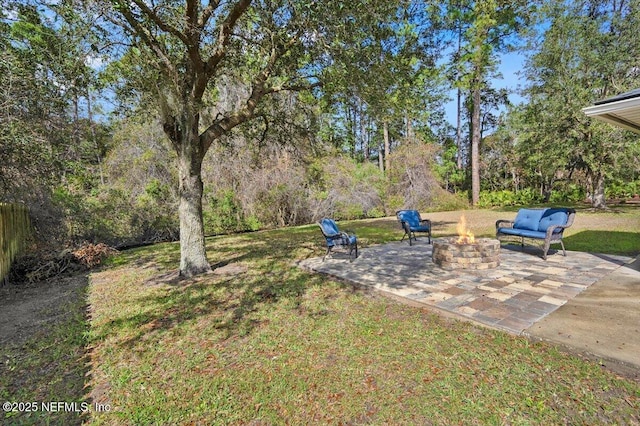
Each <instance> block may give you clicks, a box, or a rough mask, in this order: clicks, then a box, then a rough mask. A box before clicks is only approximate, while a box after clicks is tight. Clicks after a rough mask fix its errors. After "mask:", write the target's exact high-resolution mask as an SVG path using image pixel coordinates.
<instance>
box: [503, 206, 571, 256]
mask: <svg viewBox="0 0 640 426" xmlns="http://www.w3.org/2000/svg"><path fill="white" fill-rule="evenodd" d="M575 216H576V211H575V210H574V209H570V208H564V207H562V208H542V209H520V210H519V211H518V214H517V215H516V218H515V220H498V221H497V222H496V238H497V239H498V240H502V239H503V238H504V237H520V244H521V246H522V247H524V239H525V238H533V239H536V240H544V248H543V253H542V258H543V259H544V260H547V252H548V251H549V246H550V245H551V244H555V243H560V245H561V246H562V254H563V255H564V256H566V255H567V252H566V251H565V249H564V243H563V242H562V237H563V234H564V230H565V229H567V228H568V227H570V226H571V225H573V220H574V218H575Z"/></svg>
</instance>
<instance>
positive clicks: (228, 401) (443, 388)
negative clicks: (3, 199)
mask: <svg viewBox="0 0 640 426" xmlns="http://www.w3.org/2000/svg"><path fill="white" fill-rule="evenodd" d="M465 214H466V216H467V221H468V223H469V224H470V225H471V228H472V230H473V231H474V232H475V233H476V235H478V236H490V235H493V233H494V223H495V220H497V219H505V218H513V217H515V212H511V211H510V212H504V211H503V212H499V211H489V210H477V211H469V212H465ZM458 215H459V213H458V212H456V213H434V214H428V215H427V214H424V215H423V216H426V217H429V218H431V219H432V220H433V221H434V228H435V229H434V233H435V234H436V236H443V235H452V234H454V233H455V231H454V229H455V222H456V221H457V217H458ZM340 226H341V227H342V228H348V229H352V230H354V231H355V232H356V233H357V234H358V237H359V240H360V241H361V245H362V246H364V247H366V246H367V245H372V244H378V243H383V242H386V241H390V240H396V239H399V238H400V237H401V235H402V232H401V231H400V230H399V227H398V225H397V223H396V221H395V219H389V218H387V219H375V220H364V221H355V222H350V223H340ZM638 229H640V211H637V210H633V209H627V210H622V211H620V212H617V213H616V212H609V213H590V212H588V211H584V212H579V213H578V217H577V220H576V223H575V225H574V227H573V228H570V231H571V232H569V233H567V236H566V243H565V245H566V246H567V249H569V250H581V249H585V247H586V248H588V250H589V251H592V252H607V253H617V254H638V251H639V250H640V234H639V233H638ZM610 231H615V232H617V233H619V234H620V235H619V238H617V239H615V240H614V241H605V240H606V239H604V238H602V234H601V233H602V232H610ZM207 242H208V247H207V248H208V254H209V260H210V261H211V263H212V265H214V266H227V267H226V268H222V269H221V271H225V270H226V271H227V272H225V273H220V274H215V273H214V274H209V275H206V276H201V277H197V278H195V279H191V280H183V281H179V280H177V279H174V275H172V273H173V272H174V271H175V268H176V266H177V264H178V259H179V246H178V244H161V245H156V246H151V247H144V248H140V249H136V250H130V251H127V252H124V253H122V254H120V255H118V256H117V257H114V258H113V259H111V261H110V263H109V266H108V267H106V268H104V269H103V270H101V271H99V272H95V273H93V274H92V275H91V277H90V284H89V286H88V289H87V290H86V293H87V299H88V304H89V306H90V311H89V331H88V333H85V335H86V338H85V339H75V340H73V339H71V340H69V339H67V340H64V339H60V342H59V344H60V345H63V348H62V349H66V350H69V351H71V350H76V351H77V350H78V347H79V346H78V345H80V347H82V345H87V347H86V353H87V362H89V372H90V375H89V376H87V378H86V381H87V383H86V385H87V388H86V390H85V393H84V395H82V396H80V397H79V398H81V399H82V400H86V398H92V399H91V401H92V403H96V402H97V403H100V404H103V405H102V406H103V407H107V408H108V409H109V411H103V412H97V411H96V410H92V411H91V413H90V414H89V415H88V416H87V417H85V418H81V417H80V416H79V417H78V419H77V421H78V422H79V421H81V420H84V421H87V422H88V423H89V424H114V425H115V424H118V425H119V424H220V425H227V424H252V425H268V424H385V425H386V424H407V425H414V424H603V423H606V424H638V423H640V414H639V413H640V384H639V383H637V382H633V381H629V380H626V379H624V378H622V377H618V376H616V375H615V374H612V373H611V372H608V371H606V370H603V369H602V367H600V366H599V365H598V364H596V363H593V362H590V361H586V360H583V359H581V358H579V357H576V356H571V355H568V354H565V353H562V352H560V351H559V350H558V349H556V348H555V347H554V346H552V345H548V344H544V343H532V342H530V341H529V340H527V339H526V338H524V337H513V336H510V335H508V334H506V333H503V332H500V331H494V330H488V329H485V328H480V327H476V326H474V325H472V324H470V323H467V322H461V321H455V320H451V319H445V318H442V317H439V316H437V315H435V314H434V313H432V312H430V311H428V310H425V309H417V308H414V307H409V306H405V305H402V304H399V303H397V302H395V301H392V300H389V299H386V298H383V297H381V296H376V295H370V294H366V293H363V292H360V291H356V290H354V289H353V288H352V287H351V286H349V285H346V284H344V283H340V282H336V281H333V280H331V279H329V278H327V277H324V276H320V275H315V274H311V273H308V272H305V271H303V270H301V269H299V268H297V267H296V266H295V261H296V260H300V259H304V258H307V257H312V256H319V255H322V254H323V252H324V250H323V248H322V245H321V235H320V231H319V229H318V227H317V226H316V225H313V226H303V227H297V228H292V229H280V230H273V231H263V232H256V233H248V234H240V235H232V236H220V237H214V238H210V239H208V240H207ZM77 321H79V322H81V321H84V320H83V319H78V320H77ZM64 345H67V346H66V347H65V346H64ZM1 350H2V349H0V355H2V352H1ZM38 356H39V353H33V354H32V357H35V358H38ZM31 380H36V379H31ZM1 383H2V382H0V384H1ZM0 396H3V397H4V399H10V397H11V395H6V394H0ZM35 397H36V396H35V395H34V394H24V395H21V398H25V399H26V400H29V399H30V398H35ZM52 397H54V396H52ZM1 415H2V413H0V416H1ZM30 419H31V420H35V419H38V417H28V416H22V417H20V416H17V417H5V420H15V421H20V422H24V423H29V421H30ZM39 419H40V420H42V418H39ZM58 419H59V417H56V416H55V415H53V416H51V417H50V418H49V420H53V422H54V423H55V422H56V421H57V420H58ZM1 420H2V417H0V423H1ZM62 423H64V424H69V422H67V421H66V420H65V421H64V422H62Z"/></svg>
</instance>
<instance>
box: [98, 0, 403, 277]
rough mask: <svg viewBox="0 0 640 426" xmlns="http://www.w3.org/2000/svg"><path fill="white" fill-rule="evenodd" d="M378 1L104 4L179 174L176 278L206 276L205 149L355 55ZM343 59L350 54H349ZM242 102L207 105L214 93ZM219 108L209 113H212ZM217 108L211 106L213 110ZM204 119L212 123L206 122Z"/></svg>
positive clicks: (370, 29)
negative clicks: (226, 87) (283, 94)
mask: <svg viewBox="0 0 640 426" xmlns="http://www.w3.org/2000/svg"><path fill="white" fill-rule="evenodd" d="M387 3H391V2H386V1H364V0H355V1H350V2H344V3H343V2H323V1H308V0H306V1H305V0H303V1H294V0H291V1H287V0H260V1H252V0H230V1H221V0H209V1H199V0H184V1H175V0H173V1H172V0H156V1H148V0H131V1H121V0H112V1H111V2H110V5H111V8H110V10H108V11H107V13H106V15H105V16H107V17H108V19H109V20H110V22H111V24H114V25H115V28H119V29H120V30H123V35H124V36H126V38H127V40H126V42H127V44H128V46H129V52H128V54H129V55H133V56H135V57H137V58H138V60H139V63H138V66H139V69H140V76H141V78H137V79H130V80H129V81H128V82H127V83H128V84H129V85H132V83H135V84H134V88H135V90H137V91H138V92H139V93H141V94H142V95H146V96H145V99H147V100H148V101H150V102H153V103H156V104H157V106H158V111H159V112H160V119H161V122H162V126H163V128H164V132H165V133H166V135H167V136H168V138H169V140H170V141H171V144H172V146H173V148H174V150H175V152H176V153H177V158H178V160H177V161H178V169H179V196H180V202H179V217H180V252H181V255H180V273H181V275H183V276H192V275H196V274H200V273H203V272H207V271H209V270H210V265H209V263H208V261H207V257H206V251H205V238H204V227H203V219H202V194H203V183H202V179H201V170H202V163H203V160H204V158H205V154H206V153H207V151H208V150H209V148H210V147H211V146H212V144H214V143H215V142H216V141H218V140H220V138H221V137H223V136H226V135H228V134H229V133H230V132H231V131H232V129H234V128H235V127H237V126H239V125H241V124H243V123H246V122H248V121H249V120H251V119H252V118H254V117H255V116H256V113H257V110H258V109H259V107H260V104H261V100H262V99H263V98H265V97H266V96H268V95H270V94H274V93H276V92H280V91H283V90H306V89H310V88H312V87H315V86H319V85H321V84H322V81H323V75H324V73H325V71H326V70H327V69H328V68H330V67H336V66H340V64H341V57H340V55H341V54H342V53H344V49H343V46H349V47H350V48H351V49H353V47H354V46H359V45H360V46H364V45H365V44H366V43H367V42H370V40H371V39H372V38H373V37H375V34H376V30H377V29H379V28H381V26H382V25H384V22H386V21H387V20H388V19H390V18H392V17H393V16H394V13H393V11H394V8H395V7H397V3H394V5H393V6H391V5H389V6H388V7H389V9H387V10H385V5H386V4H387ZM351 54H353V52H351ZM229 82H233V84H238V85H243V86H244V87H245V89H246V90H244V91H238V92H239V93H246V95H245V96H244V97H243V98H242V99H240V100H238V101H237V102H235V103H230V102H225V103H221V104H223V105H226V107H223V108H221V107H219V108H218V110H217V111H216V114H215V115H213V116H212V115H211V114H208V113H206V112H208V111H210V110H211V105H208V104H207V100H210V99H212V98H214V97H215V93H216V92H217V91H218V89H219V88H220V85H221V84H225V83H227V84H228V83H229ZM221 104H219V105H221ZM219 105H218V106H219ZM210 116H212V118H208V117H210Z"/></svg>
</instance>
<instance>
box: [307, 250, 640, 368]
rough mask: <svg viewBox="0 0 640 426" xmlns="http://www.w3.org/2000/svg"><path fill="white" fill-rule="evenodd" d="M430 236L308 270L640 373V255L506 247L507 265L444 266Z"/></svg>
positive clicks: (311, 264) (310, 264)
mask: <svg viewBox="0 0 640 426" xmlns="http://www.w3.org/2000/svg"><path fill="white" fill-rule="evenodd" d="M431 248H432V246H431V245H430V244H427V240H426V239H424V238H421V239H419V240H418V241H417V242H416V243H414V245H413V246H409V244H408V243H407V242H406V241H405V242H403V243H400V242H392V243H388V244H383V245H379V246H373V247H368V248H366V249H363V250H362V251H361V256H360V257H359V258H358V259H356V260H354V261H353V262H350V261H349V260H348V258H347V257H346V256H344V255H341V254H335V255H333V257H332V258H329V259H327V260H326V261H325V262H323V261H322V258H312V259H306V260H304V261H302V262H301V263H300V266H301V267H304V268H306V269H309V270H312V271H316V272H321V273H324V274H328V275H330V276H333V277H336V278H338V279H342V280H347V281H349V282H352V283H354V284H357V285H360V286H364V287H366V288H371V289H375V290H377V291H381V292H384V293H387V294H389V295H391V296H394V297H396V298H399V299H401V300H404V301H406V302H409V303H411V304H415V305H425V306H428V307H431V308H435V309H437V310H440V311H442V312H445V313H447V314H449V315H454V316H456V317H459V318H461V319H465V320H471V321H474V322H477V323H480V324H482V325H484V326H488V327H492V328H496V329H500V330H504V331H506V332H509V333H511V334H515V335H525V336H528V337H530V338H535V339H542V340H547V341H551V342H554V343H557V344H560V345H563V346H565V347H566V348H568V349H571V350H574V351H577V352H580V353H583V354H587V355H592V356H595V357H597V358H598V359H601V361H602V362H604V361H606V360H608V361H611V362H615V363H617V364H621V365H622V367H623V368H625V373H629V372H631V373H633V372H634V371H635V372H637V374H639V377H640V331H639V330H640V272H639V271H638V269H640V258H639V260H636V261H635V262H634V259H633V258H630V257H625V256H613V255H598V254H590V253H582V252H567V256H566V257H564V256H562V253H561V252H560V253H558V252H554V251H551V252H550V253H551V254H550V255H549V257H548V260H547V261H544V260H542V258H541V257H540V253H541V251H540V249H537V248H535V247H533V248H527V247H525V250H524V251H522V250H521V248H520V246H517V247H515V246H514V247H510V246H503V247H502V250H501V254H500V266H498V267H497V268H495V269H489V270H465V271H461V270H454V271H448V270H444V269H442V268H440V267H438V266H437V265H434V264H433V262H432V261H431Z"/></svg>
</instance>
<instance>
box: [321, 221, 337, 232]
mask: <svg viewBox="0 0 640 426" xmlns="http://www.w3.org/2000/svg"><path fill="white" fill-rule="evenodd" d="M320 226H322V231H323V232H324V233H325V234H326V235H335V234H339V233H340V231H338V225H336V222H335V221H334V220H333V219H327V218H325V219H322V221H321V222H320Z"/></svg>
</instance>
